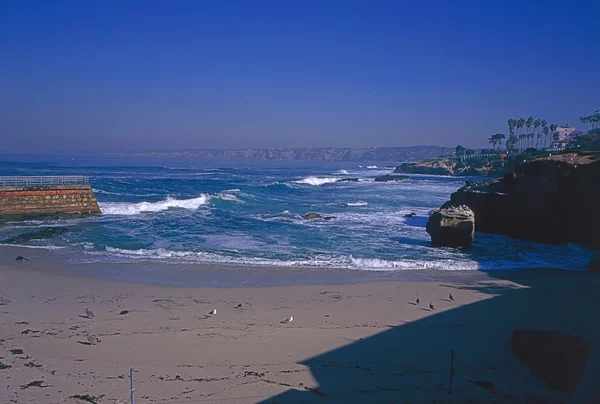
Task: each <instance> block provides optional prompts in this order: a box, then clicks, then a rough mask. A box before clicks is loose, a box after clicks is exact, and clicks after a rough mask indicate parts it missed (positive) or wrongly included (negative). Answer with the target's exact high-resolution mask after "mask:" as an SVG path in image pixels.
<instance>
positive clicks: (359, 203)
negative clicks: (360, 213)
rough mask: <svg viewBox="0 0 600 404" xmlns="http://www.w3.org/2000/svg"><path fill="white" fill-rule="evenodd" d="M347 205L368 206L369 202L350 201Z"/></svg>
mask: <svg viewBox="0 0 600 404" xmlns="http://www.w3.org/2000/svg"><path fill="white" fill-rule="evenodd" d="M346 205H348V206H367V205H368V203H367V202H363V201H358V202H348V203H347V204H346Z"/></svg>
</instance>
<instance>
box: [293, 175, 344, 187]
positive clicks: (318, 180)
mask: <svg viewBox="0 0 600 404" xmlns="http://www.w3.org/2000/svg"><path fill="white" fill-rule="evenodd" d="M337 180H338V179H337V178H334V177H307V178H304V179H302V180H299V181H294V182H295V183H296V184H308V185H314V186H317V187H318V186H319V185H323V184H330V183H332V182H336V181H337Z"/></svg>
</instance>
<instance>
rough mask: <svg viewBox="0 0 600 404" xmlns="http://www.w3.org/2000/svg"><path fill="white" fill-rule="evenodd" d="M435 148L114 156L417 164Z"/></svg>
mask: <svg viewBox="0 0 600 404" xmlns="http://www.w3.org/2000/svg"><path fill="white" fill-rule="evenodd" d="M441 151H442V148H441V147H439V146H409V147H371V148H337V147H324V148H303V149H221V150H181V151H148V152H126V153H114V154H112V155H118V156H132V157H192V158H204V159H232V160H287V161H293V160H299V161H355V162H361V161H418V160H423V159H428V158H431V157H433V156H438V155H439V154H440V152H441Z"/></svg>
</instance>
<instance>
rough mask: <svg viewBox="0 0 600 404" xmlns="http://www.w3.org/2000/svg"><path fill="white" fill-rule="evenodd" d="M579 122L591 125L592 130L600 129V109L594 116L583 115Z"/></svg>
mask: <svg viewBox="0 0 600 404" xmlns="http://www.w3.org/2000/svg"><path fill="white" fill-rule="evenodd" d="M579 122H581V123H589V124H590V125H592V130H595V129H598V128H600V109H599V110H597V111H594V113H593V114H590V115H587V116H586V115H583V116H582V117H580V118H579Z"/></svg>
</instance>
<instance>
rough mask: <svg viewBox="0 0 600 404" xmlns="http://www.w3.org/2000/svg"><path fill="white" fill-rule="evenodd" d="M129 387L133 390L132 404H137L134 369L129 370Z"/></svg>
mask: <svg viewBox="0 0 600 404" xmlns="http://www.w3.org/2000/svg"><path fill="white" fill-rule="evenodd" d="M129 387H130V389H131V404H135V388H133V368H131V369H129Z"/></svg>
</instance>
